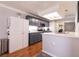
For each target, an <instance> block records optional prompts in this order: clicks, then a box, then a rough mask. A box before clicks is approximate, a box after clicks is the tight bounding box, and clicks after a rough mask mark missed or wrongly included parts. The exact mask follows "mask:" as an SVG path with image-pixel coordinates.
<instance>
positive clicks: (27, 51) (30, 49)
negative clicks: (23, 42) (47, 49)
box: [1, 42, 42, 57]
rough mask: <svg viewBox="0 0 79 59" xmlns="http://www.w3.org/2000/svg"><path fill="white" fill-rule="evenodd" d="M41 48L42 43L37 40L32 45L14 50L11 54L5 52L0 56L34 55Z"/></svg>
mask: <svg viewBox="0 0 79 59" xmlns="http://www.w3.org/2000/svg"><path fill="white" fill-rule="evenodd" d="M41 50H42V43H41V42H38V43H36V44H34V45H31V46H29V47H27V48H24V49H21V50H19V51H16V52H14V53H12V54H5V55H2V56H1V57H34V56H36V55H37V54H39V53H40V52H41Z"/></svg>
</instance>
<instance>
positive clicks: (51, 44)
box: [42, 34, 79, 57]
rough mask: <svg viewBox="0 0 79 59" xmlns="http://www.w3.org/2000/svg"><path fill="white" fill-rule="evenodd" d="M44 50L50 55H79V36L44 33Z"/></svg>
mask: <svg viewBox="0 0 79 59" xmlns="http://www.w3.org/2000/svg"><path fill="white" fill-rule="evenodd" d="M42 41H43V51H44V52H46V53H47V54H49V55H50V56H57V57H79V38H71V37H65V36H56V35H48V34H43V40H42Z"/></svg>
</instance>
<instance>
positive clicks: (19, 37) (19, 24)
mask: <svg viewBox="0 0 79 59" xmlns="http://www.w3.org/2000/svg"><path fill="white" fill-rule="evenodd" d="M9 33H10V35H9V52H10V53H12V52H14V51H16V50H19V49H22V48H23V47H22V46H23V39H24V35H23V34H24V21H23V19H21V18H17V17H10V27H9Z"/></svg>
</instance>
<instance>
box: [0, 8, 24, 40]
mask: <svg viewBox="0 0 79 59" xmlns="http://www.w3.org/2000/svg"><path fill="white" fill-rule="evenodd" d="M17 13H18V12H15V11H12V10H9V9H7V8H3V7H0V39H7V38H8V35H7V26H8V24H7V22H8V18H9V17H10V16H16V17H18V14H17ZM21 17H22V18H24V17H25V15H24V14H22V15H21Z"/></svg>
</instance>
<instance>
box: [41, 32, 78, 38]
mask: <svg viewBox="0 0 79 59" xmlns="http://www.w3.org/2000/svg"><path fill="white" fill-rule="evenodd" d="M42 34H44V35H55V36H64V37H71V38H79V34H76V33H53V32H51V33H42Z"/></svg>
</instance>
